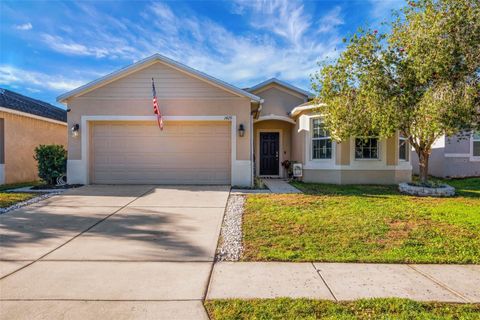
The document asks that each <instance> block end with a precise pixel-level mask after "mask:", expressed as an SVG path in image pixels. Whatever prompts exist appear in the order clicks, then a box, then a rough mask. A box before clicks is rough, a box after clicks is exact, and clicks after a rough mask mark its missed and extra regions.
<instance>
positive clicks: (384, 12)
mask: <svg viewBox="0 0 480 320" xmlns="http://www.w3.org/2000/svg"><path fill="white" fill-rule="evenodd" d="M368 1H369V2H370V5H371V7H372V9H371V10H370V15H371V16H372V18H374V19H376V20H377V21H380V22H381V21H383V20H387V19H389V18H390V17H391V14H392V10H398V9H400V8H401V7H402V6H404V5H405V4H406V1H405V0H368Z"/></svg>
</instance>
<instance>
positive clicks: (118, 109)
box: [68, 62, 251, 160]
mask: <svg viewBox="0 0 480 320" xmlns="http://www.w3.org/2000/svg"><path fill="white" fill-rule="evenodd" d="M152 77H153V78H155V87H156V91H157V97H158V103H159V106H160V110H161V112H162V114H163V115H164V116H224V115H234V116H236V121H237V126H238V125H240V124H243V125H244V127H245V129H246V131H245V136H244V137H242V138H238V139H237V150H236V151H237V160H250V142H249V141H250V140H249V139H250V134H251V132H250V128H249V126H250V107H251V103H250V99H249V98H245V97H239V96H237V95H235V94H233V93H230V92H227V91H225V90H223V89H220V88H218V87H216V86H213V85H211V84H208V83H206V82H205V81H202V80H199V79H196V78H194V77H192V76H189V75H187V74H185V73H182V72H180V71H177V70H175V69H173V68H170V67H168V66H165V65H163V64H162V63H160V62H156V63H155V64H153V65H151V66H149V67H147V68H145V69H143V70H140V71H137V72H136V73H133V74H131V75H128V76H126V77H125V78H122V79H119V80H117V81H115V82H112V83H110V84H108V85H106V86H104V87H101V88H98V89H96V90H94V91H91V92H89V93H87V94H84V95H82V96H79V97H75V98H71V99H69V101H68V107H69V108H70V109H71V111H70V112H69V113H68V124H69V126H72V125H73V124H75V123H78V124H80V123H81V117H82V116H87V115H111V116H115V115H118V116H152V115H154V114H153V106H152V84H151V81H152ZM165 126H168V121H166V122H165ZM68 158H69V159H70V160H79V159H81V139H80V136H78V137H75V138H73V137H69V141H68Z"/></svg>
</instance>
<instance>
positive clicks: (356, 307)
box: [205, 298, 480, 320]
mask: <svg viewBox="0 0 480 320" xmlns="http://www.w3.org/2000/svg"><path fill="white" fill-rule="evenodd" d="M205 307H206V309H207V311H208V313H209V315H210V318H211V319H213V320H227V319H231V320H233V319H235V320H240V319H272V320H273V319H332V320H333V319H352V320H353V319H404V320H410V319H425V320H427V319H428V320H431V319H464V320H467V319H472V320H473V319H479V318H480V304H463V305H461V304H441V303H421V302H415V301H411V300H405V299H369V300H357V301H353V302H331V301H322V300H307V299H286V298H279V299H266V300H210V301H206V302H205Z"/></svg>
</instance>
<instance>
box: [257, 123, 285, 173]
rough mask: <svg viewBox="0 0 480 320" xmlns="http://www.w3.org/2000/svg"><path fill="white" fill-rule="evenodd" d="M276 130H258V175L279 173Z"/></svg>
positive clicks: (278, 138)
mask: <svg viewBox="0 0 480 320" xmlns="http://www.w3.org/2000/svg"><path fill="white" fill-rule="evenodd" d="M279 141H280V135H279V133H278V132H260V175H261V176H278V173H279V161H278V160H279Z"/></svg>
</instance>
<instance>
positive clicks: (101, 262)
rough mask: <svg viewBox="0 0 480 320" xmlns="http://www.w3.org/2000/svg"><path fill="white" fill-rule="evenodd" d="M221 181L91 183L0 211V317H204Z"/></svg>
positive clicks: (223, 189) (223, 195) (223, 192)
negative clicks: (190, 183) (200, 183)
mask: <svg viewBox="0 0 480 320" xmlns="http://www.w3.org/2000/svg"><path fill="white" fill-rule="evenodd" d="M229 189H230V187H229V186H148V185H141V186H140V185H134V186H120V185H108V186H107V185H94V186H86V187H82V188H79V189H74V190H70V191H68V192H66V193H64V194H62V195H59V196H54V197H52V198H49V199H48V200H46V201H43V202H40V203H38V204H36V205H33V206H29V207H25V208H23V209H19V210H16V211H12V212H9V213H7V214H4V215H1V216H0V228H1V233H0V234H1V250H0V278H1V280H0V310H2V311H1V312H0V318H1V319H31V316H32V314H36V315H38V316H37V318H38V319H54V318H61V317H65V318H69V319H70V318H73V319H76V318H78V319H80V318H81V319H88V318H101V319H107V318H108V319H150V318H151V319H175V318H177V319H189V318H191V319H202V318H206V313H205V310H204V308H203V305H202V303H201V301H202V300H203V299H204V298H205V293H206V288H207V285H208V280H209V276H210V273H211V270H212V266H213V260H214V256H215V250H216V244H217V239H218V235H219V232H220V227H221V223H222V218H223V213H224V210H225V205H226V202H227V198H228V194H229Z"/></svg>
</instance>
